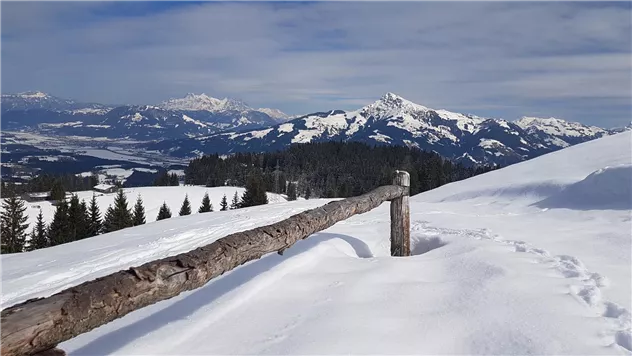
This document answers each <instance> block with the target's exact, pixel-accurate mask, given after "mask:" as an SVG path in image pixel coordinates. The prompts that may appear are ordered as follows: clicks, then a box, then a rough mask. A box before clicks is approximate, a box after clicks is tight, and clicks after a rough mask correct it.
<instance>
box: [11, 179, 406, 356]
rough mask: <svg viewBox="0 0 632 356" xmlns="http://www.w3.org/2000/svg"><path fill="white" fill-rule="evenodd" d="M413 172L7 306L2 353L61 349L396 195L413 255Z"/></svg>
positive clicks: (395, 211)
mask: <svg viewBox="0 0 632 356" xmlns="http://www.w3.org/2000/svg"><path fill="white" fill-rule="evenodd" d="M409 177H410V176H409V175H408V173H407V172H404V171H396V172H395V174H394V180H393V181H394V184H393V185H388V186H381V187H378V188H377V189H375V190H373V191H371V192H369V193H366V194H363V195H361V196H357V197H352V198H347V199H343V200H338V201H334V202H330V203H328V204H325V205H323V206H321V207H318V208H315V209H311V210H307V211H304V212H302V213H299V214H296V215H293V216H291V217H289V218H287V219H285V220H283V221H280V222H277V223H274V224H271V225H267V226H262V227H258V228H255V229H252V230H247V231H242V232H237V233H234V234H231V235H228V236H226V237H223V238H221V239H219V240H216V241H215V242H213V243H211V244H208V245H206V246H202V247H199V248H197V249H195V250H192V251H189V252H186V253H182V254H179V255H176V256H173V257H167V258H163V259H160V260H156V261H151V262H148V263H145V264H143V265H141V266H138V267H131V268H129V269H127V270H123V271H119V272H116V273H113V274H110V275H107V276H104V277H101V278H98V279H95V280H92V281H89V282H85V283H82V284H79V285H77V286H75V287H71V288H68V289H66V290H63V291H61V292H59V293H57V294H54V295H52V296H50V297H46V298H38V299H31V300H27V301H25V302H23V303H20V304H17V305H14V306H11V307H9V308H6V309H4V310H2V319H1V323H2V324H1V325H0V326H1V341H0V349H1V355H2V356H23V355H59V354H63V351H62V350H59V349H57V348H56V347H57V345H58V344H59V343H61V342H64V341H66V340H69V339H71V338H73V337H75V336H77V335H80V334H83V333H86V332H88V331H90V330H92V329H95V328H97V327H99V326H101V325H104V324H106V323H108V322H110V321H113V320H115V319H118V318H121V317H123V316H124V315H126V314H128V313H131V312H133V311H135V310H138V309H140V308H143V307H146V306H148V305H152V304H155V303H157V302H159V301H162V300H166V299H169V298H173V297H175V296H177V295H179V294H180V293H182V292H185V291H189V290H193V289H196V288H200V287H202V286H203V285H205V284H206V283H208V282H209V281H210V280H211V279H213V278H215V277H218V276H220V275H222V274H224V273H225V272H228V271H230V270H232V269H234V268H236V267H238V266H240V265H242V264H244V263H246V262H248V261H251V260H255V259H258V258H261V257H263V256H264V255H266V254H268V253H271V252H278V253H281V254H282V253H283V251H284V250H285V249H287V248H289V247H290V246H292V245H293V244H294V243H296V242H297V241H299V240H302V239H305V238H307V237H309V236H310V235H312V234H314V233H316V232H319V231H322V230H324V229H327V228H329V227H331V226H332V225H334V224H335V223H337V222H339V221H342V220H345V219H348V218H349V217H351V216H353V215H356V214H362V213H365V212H367V211H369V210H371V209H374V208H376V207H378V206H380V205H381V204H382V203H383V202H386V201H391V255H392V256H408V255H410V236H409V234H410V218H409V208H408V195H409V183H410V178H409Z"/></svg>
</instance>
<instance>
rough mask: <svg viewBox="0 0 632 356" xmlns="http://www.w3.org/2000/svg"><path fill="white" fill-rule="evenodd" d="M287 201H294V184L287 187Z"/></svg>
mask: <svg viewBox="0 0 632 356" xmlns="http://www.w3.org/2000/svg"><path fill="white" fill-rule="evenodd" d="M287 200H296V183H290V184H288V186H287Z"/></svg>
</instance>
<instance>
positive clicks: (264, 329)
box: [2, 132, 632, 355]
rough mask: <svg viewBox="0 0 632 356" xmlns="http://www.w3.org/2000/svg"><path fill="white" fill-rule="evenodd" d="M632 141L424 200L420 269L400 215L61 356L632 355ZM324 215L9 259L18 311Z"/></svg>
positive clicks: (121, 237)
mask: <svg viewBox="0 0 632 356" xmlns="http://www.w3.org/2000/svg"><path fill="white" fill-rule="evenodd" d="M631 140H632V133H630V132H627V133H623V134H619V135H615V136H610V137H606V138H602V139H598V140H595V141H591V142H588V143H585V144H580V145H577V146H573V147H570V148H567V149H564V150H562V151H558V152H555V153H552V154H549V155H546V156H542V157H539V158H536V159H533V160H531V161H527V162H523V163H520V164H516V165H513V166H509V167H506V168H503V169H501V170H498V171H493V172H490V173H487V174H484V175H481V176H477V177H474V178H471V179H468V180H465V181H461V182H457V183H453V184H449V185H446V186H443V187H441V188H439V189H436V190H433V191H431V192H427V193H424V194H420V195H417V196H414V197H411V199H410V202H411V230H412V231H411V239H412V249H413V256H411V257H400V258H393V257H390V255H389V240H388V239H389V206H388V203H386V204H383V205H382V206H380V207H379V208H377V209H375V210H373V211H371V212H369V213H366V214H363V215H358V216H355V217H353V218H351V219H348V220H346V221H344V222H340V223H338V224H336V225H335V226H333V227H331V228H330V229H328V230H326V231H323V232H320V233H318V234H316V235H314V236H312V237H310V238H309V239H307V240H304V241H301V242H299V243H297V244H296V245H295V246H293V247H292V248H290V249H288V250H287V251H285V253H284V255H283V256H280V255H277V254H271V255H268V256H265V257H264V258H262V259H260V260H257V261H252V262H250V263H248V264H246V265H244V266H241V267H239V268H237V269H235V270H234V271H232V272H229V273H226V274H225V275H223V276H222V277H220V278H218V279H216V280H213V281H211V282H210V283H209V284H207V285H206V286H205V287H203V288H200V289H198V290H195V291H191V292H187V293H183V294H182V295H180V296H178V297H176V298H173V299H171V300H167V301H163V302H161V303H158V304H155V305H152V306H150V307H147V308H144V309H141V310H138V311H136V312H133V313H131V314H129V315H127V316H126V317H124V318H122V319H119V320H116V321H114V322H112V323H110V324H107V325H105V326H102V327H100V328H98V329H95V330H93V331H92V332H89V333H87V334H84V335H80V336H78V337H76V338H74V339H72V340H69V341H67V342H64V343H62V344H61V345H60V346H59V347H60V348H62V349H64V350H66V351H67V352H69V354H71V355H104V354H117V355H140V354H143V355H158V354H160V355H176V354H177V355H210V354H452V355H454V354H496V355H507V354H520V355H524V354H538V355H541V354H571V355H587V354H608V355H613V354H623V355H625V354H628V355H629V354H631V353H632V352H631V351H630V350H632V340H631V333H630V328H631V322H630V310H632V307H631V305H630V304H631V295H632V291H631V284H630V283H631V282H630V280H631V277H632V273H631V270H630V269H631V256H630V255H631V251H630V250H631V236H630V233H631V229H632V217H631V210H630V209H631V208H632V207H631V206H630V204H631V202H632V197H631V196H630V186H631V185H632V181H631V180H632V178H631V176H632V166H631V165H630V164H631V162H632V156H631V155H632V154H631V148H632V147H631ZM606 167H611V168H607V169H606ZM160 189H169V188H157V189H156V195H159V196H163V195H166V194H165V193H162V191H161V190H160ZM132 195H133V194H132ZM190 196H191V194H190ZM156 199H157V200H160V201H162V198H160V197H156ZM180 201H181V198H180ZM326 202H327V200H307V201H296V202H285V203H279V204H271V205H267V206H263V207H254V208H247V209H240V210H234V211H228V212H213V213H209V214H200V215H192V216H187V217H178V218H172V219H168V220H165V221H160V222H154V223H149V224H146V225H143V226H139V227H134V228H130V229H125V230H123V231H120V232H115V233H111V234H105V235H100V236H98V237H94V238H90V239H87V240H82V241H77V242H73V243H71V244H68V245H62V246H57V247H53V248H49V249H44V250H38V251H34V252H29V253H24V254H19V255H11V256H2V265H3V266H2V267H3V273H2V282H3V293H2V306H3V307H6V306H9V305H12V304H14V303H17V302H20V301H23V300H26V299H28V298H33V297H38V296H46V295H50V294H51V293H54V292H57V291H59V290H62V289H64V288H67V287H69V286H71V285H75V284H77V283H79V282H82V281H86V280H90V279H94V278H96V277H99V276H102V275H106V274H108V273H111V272H114V271H117V270H120V269H123V268H128V267H130V266H134V265H139V264H141V263H143V262H146V261H150V260H153V259H155V258H160V257H164V256H168V255H173V254H176V253H179V252H183V251H187V250H190V249H192V248H195V247H197V246H201V245H204V244H207V243H209V242H211V241H214V240H216V239H218V238H220V237H222V236H225V235H227V234H229V233H231V232H235V231H240V230H244V229H249V228H253V227H255V226H261V225H264V224H268V223H271V222H275V221H279V220H282V219H283V218H285V217H288V216H290V215H292V214H294V213H297V212H299V211H302V210H305V209H309V208H313V207H316V206H319V205H321V204H324V203H326ZM213 203H214V205H216V204H217V203H216V199H214V201H213ZM194 205H195V204H194Z"/></svg>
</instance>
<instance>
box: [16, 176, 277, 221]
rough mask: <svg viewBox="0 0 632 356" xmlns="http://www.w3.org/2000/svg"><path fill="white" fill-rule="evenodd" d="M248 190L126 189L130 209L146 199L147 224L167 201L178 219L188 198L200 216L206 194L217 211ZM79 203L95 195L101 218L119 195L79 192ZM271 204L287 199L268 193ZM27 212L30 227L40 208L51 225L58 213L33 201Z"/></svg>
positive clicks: (196, 188) (202, 187)
mask: <svg viewBox="0 0 632 356" xmlns="http://www.w3.org/2000/svg"><path fill="white" fill-rule="evenodd" d="M244 190H245V189H244V188H242V187H213V188H207V187H204V186H191V185H186V186H177V187H138V188H124V189H123V191H124V192H125V195H126V196H127V202H128V205H129V207H130V209H131V208H132V207H133V206H134V203H135V202H136V197H137V196H138V195H139V194H140V196H141V198H142V199H143V206H144V207H145V216H146V221H147V222H148V223H149V222H152V221H156V217H157V216H158V210H160V206H161V205H162V203H163V202H166V203H167V205H168V206H169V208H171V212H172V213H173V214H174V216H176V215H178V211H179V210H180V206H181V205H182V201H183V200H184V197H185V196H186V195H188V196H189V201H190V202H191V210H192V213H193V214H197V209H198V208H199V207H200V204H201V202H202V197H203V196H204V193H205V192H208V195H209V198H210V199H211V203H212V204H213V209H214V210H219V208H220V206H219V203H220V201H221V200H222V196H224V194H226V199H228V203H229V204H230V201H231V199H232V198H233V195H234V194H235V192H237V194H238V195H239V197H241V196H242V195H243V194H244ZM76 194H77V196H78V197H79V200H81V199H84V200H85V201H86V203H88V204H89V203H90V199H92V194H95V195H96V197H97V203H98V204H99V209H100V211H101V216H102V217H103V215H104V214H105V211H106V210H107V208H108V206H110V205H111V204H112V203H113V202H114V197H115V196H116V193H110V194H103V193H98V192H94V191H92V190H89V191H82V192H76ZM268 201H269V202H270V203H279V202H285V201H286V199H285V198H283V197H282V196H280V195H277V194H274V193H268ZM26 205H27V207H28V208H27V210H26V213H27V214H28V217H29V221H28V222H29V224H30V226H34V224H35V221H36V218H37V214H39V209H40V208H41V209H42V215H43V216H44V221H45V222H46V223H47V224H48V223H50V222H51V220H52V219H53V214H54V212H55V207H54V206H53V205H52V204H51V203H50V202H47V201H45V202H29V203H26Z"/></svg>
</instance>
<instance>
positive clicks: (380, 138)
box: [369, 130, 392, 143]
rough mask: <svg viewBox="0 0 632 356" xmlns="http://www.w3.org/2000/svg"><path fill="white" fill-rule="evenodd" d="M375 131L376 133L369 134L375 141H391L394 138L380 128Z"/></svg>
mask: <svg viewBox="0 0 632 356" xmlns="http://www.w3.org/2000/svg"><path fill="white" fill-rule="evenodd" d="M373 132H374V133H375V135H369V138H372V139H374V140H375V141H378V142H384V143H389V142H391V140H392V139H391V137H390V136H387V135H384V134H382V133H380V132H379V131H378V130H374V131H373Z"/></svg>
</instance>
